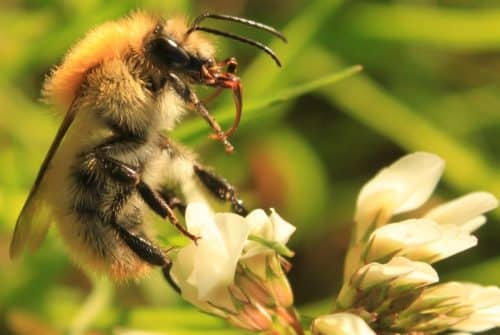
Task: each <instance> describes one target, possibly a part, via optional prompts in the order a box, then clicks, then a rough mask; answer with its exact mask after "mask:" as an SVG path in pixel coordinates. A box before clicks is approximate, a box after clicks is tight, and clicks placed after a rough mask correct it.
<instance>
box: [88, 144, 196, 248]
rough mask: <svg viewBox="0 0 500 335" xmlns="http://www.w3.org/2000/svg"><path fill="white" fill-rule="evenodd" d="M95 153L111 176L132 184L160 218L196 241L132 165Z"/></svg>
mask: <svg viewBox="0 0 500 335" xmlns="http://www.w3.org/2000/svg"><path fill="white" fill-rule="evenodd" d="M96 154H97V157H98V158H99V160H100V162H101V163H102V167H103V168H104V169H105V170H106V171H107V172H108V174H109V175H110V176H111V177H113V178H115V179H116V180H120V181H121V182H123V183H127V184H132V185H134V186H135V188H136V189H137V191H138V192H139V194H140V196H141V198H142V200H144V202H145V203H146V204H147V205H148V206H149V208H151V209H152V210H153V211H154V212H155V213H156V214H158V215H159V216H161V217H162V218H164V219H168V220H169V221H170V223H171V224H172V225H173V226H174V227H175V228H176V229H177V230H179V231H180V232H181V233H182V234H183V235H185V236H187V237H188V238H190V239H191V240H192V241H194V242H195V243H196V241H197V240H198V239H199V237H197V236H195V235H193V234H191V233H190V232H188V231H187V229H186V228H184V227H183V226H182V225H181V223H180V222H179V220H177V217H176V216H175V213H174V211H173V210H172V208H171V207H170V206H169V205H168V203H167V202H166V201H165V200H164V199H163V198H162V196H161V195H160V193H159V192H158V191H155V190H153V189H152V188H151V187H150V186H149V185H148V184H146V183H145V182H144V181H143V180H142V179H141V176H140V174H139V172H137V171H135V170H134V169H133V168H132V167H130V166H128V165H127V164H125V163H123V162H120V161H119V160H117V159H114V158H111V157H108V156H107V155H106V154H105V153H103V152H102V151H98V152H97V153H96Z"/></svg>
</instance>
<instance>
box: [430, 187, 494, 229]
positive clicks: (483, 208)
mask: <svg viewBox="0 0 500 335" xmlns="http://www.w3.org/2000/svg"><path fill="white" fill-rule="evenodd" d="M497 206H498V200H497V198H495V196H494V195H493V194H491V193H488V192H474V193H469V194H467V195H464V196H462V197H460V198H457V199H455V200H452V201H450V202H447V203H444V204H442V205H440V206H437V207H434V208H433V209H431V210H430V211H429V212H428V213H427V214H426V215H425V216H424V218H427V219H431V220H433V221H435V222H437V223H440V224H455V225H458V226H460V227H461V228H462V229H463V230H465V231H467V232H473V231H474V230H476V229H477V228H479V227H480V226H482V225H483V224H484V223H485V222H486V218H485V217H484V216H483V215H482V214H483V213H486V212H488V211H491V210H492V209H495V208H496V207H497Z"/></svg>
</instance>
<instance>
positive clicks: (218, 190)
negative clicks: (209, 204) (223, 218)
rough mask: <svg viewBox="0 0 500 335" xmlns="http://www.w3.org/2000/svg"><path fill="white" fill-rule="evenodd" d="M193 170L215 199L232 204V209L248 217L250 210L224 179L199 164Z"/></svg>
mask: <svg viewBox="0 0 500 335" xmlns="http://www.w3.org/2000/svg"><path fill="white" fill-rule="evenodd" d="M193 169H194V172H195V174H196V175H197V176H198V178H199V179H200V181H201V182H202V183H203V185H205V187H206V188H207V190H209V191H210V193H212V194H213V195H214V196H215V197H217V198H218V199H220V200H223V201H229V202H231V208H232V209H233V211H234V212H235V213H237V214H239V215H242V216H246V215H247V214H248V210H247V209H246V208H245V206H244V205H243V201H242V200H241V199H239V198H238V197H237V195H236V191H235V189H234V187H233V186H232V185H231V184H230V183H229V182H228V181H227V180H225V179H224V178H222V177H220V176H217V175H216V174H215V173H213V172H211V171H209V170H208V169H206V168H204V167H203V166H201V165H199V164H194V165H193Z"/></svg>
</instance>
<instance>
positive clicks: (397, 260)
mask: <svg viewBox="0 0 500 335" xmlns="http://www.w3.org/2000/svg"><path fill="white" fill-rule="evenodd" d="M358 276H359V278H360V281H359V283H358V287H359V288H360V289H362V290H366V289H369V288H371V287H373V286H376V285H380V284H381V283H390V284H391V286H394V287H398V286H406V285H411V286H413V287H420V286H422V285H429V284H433V283H436V282H438V281H439V276H438V274H437V272H436V270H434V269H433V268H432V266H430V265H429V264H427V263H423V262H414V261H411V260H409V259H407V258H404V257H394V258H392V259H391V260H390V261H389V262H388V263H387V264H380V263H370V264H367V265H365V266H363V267H362V268H361V269H359V274H358Z"/></svg>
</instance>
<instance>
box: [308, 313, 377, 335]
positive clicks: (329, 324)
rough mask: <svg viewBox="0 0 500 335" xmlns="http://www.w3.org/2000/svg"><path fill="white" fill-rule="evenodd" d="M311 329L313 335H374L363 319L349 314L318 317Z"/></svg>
mask: <svg viewBox="0 0 500 335" xmlns="http://www.w3.org/2000/svg"><path fill="white" fill-rule="evenodd" d="M311 328H312V329H311V332H312V334H313V335H376V334H375V332H374V331H373V330H372V329H371V328H370V327H369V326H368V325H367V324H366V322H365V321H364V320H363V319H361V318H360V317H359V316H357V315H354V314H351V313H335V314H328V315H322V316H319V317H317V318H316V319H314V321H313V323H312V327H311Z"/></svg>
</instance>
